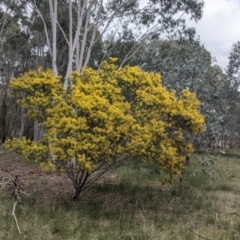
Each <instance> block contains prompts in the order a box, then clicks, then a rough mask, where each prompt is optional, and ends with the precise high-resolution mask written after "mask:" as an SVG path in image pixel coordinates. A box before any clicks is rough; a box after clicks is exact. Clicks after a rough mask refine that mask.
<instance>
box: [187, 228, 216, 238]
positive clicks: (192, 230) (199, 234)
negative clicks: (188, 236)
mask: <svg viewBox="0 0 240 240" xmlns="http://www.w3.org/2000/svg"><path fill="white" fill-rule="evenodd" d="M190 231H191V232H193V233H195V234H196V235H198V236H199V237H201V238H203V239H206V240H212V239H211V238H208V237H205V236H204V235H202V234H201V233H198V232H197V231H195V230H194V229H190Z"/></svg>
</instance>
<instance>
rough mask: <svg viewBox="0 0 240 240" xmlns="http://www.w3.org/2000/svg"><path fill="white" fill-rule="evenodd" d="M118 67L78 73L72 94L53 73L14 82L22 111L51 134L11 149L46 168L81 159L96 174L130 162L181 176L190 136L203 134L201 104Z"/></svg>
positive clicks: (150, 76) (80, 165)
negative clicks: (99, 169) (103, 166)
mask: <svg viewBox="0 0 240 240" xmlns="http://www.w3.org/2000/svg"><path fill="white" fill-rule="evenodd" d="M113 62H114V59H112V62H104V63H103V64H102V66H101V68H100V69H99V70H98V71H96V70H93V69H91V68H85V69H84V70H83V71H82V73H77V72H73V73H72V75H71V82H72V84H71V85H70V86H69V88H68V89H67V90H66V91H65V90H64V89H63V87H62V84H61V78H60V77H56V76H54V74H53V73H52V72H51V71H50V70H49V71H46V72H44V71H43V70H42V69H39V70H38V71H31V72H28V73H26V74H24V75H23V76H22V77H20V78H17V79H14V80H13V81H12V83H11V87H12V88H13V89H14V90H15V91H16V93H17V97H18V99H19V100H18V101H19V104H21V105H22V106H23V107H24V108H25V109H26V112H27V116H28V117H30V118H32V119H34V120H37V121H38V122H40V123H42V125H43V126H44V130H45V135H44V138H43V139H42V140H41V141H40V142H38V143H34V142H29V141H27V140H25V139H22V140H19V139H14V140H12V141H9V142H8V143H7V147H9V148H11V149H16V150H19V151H21V152H22V153H23V154H24V155H25V156H26V157H27V158H28V159H35V161H37V162H40V163H41V164H42V166H43V167H44V168H45V169H52V168H53V167H54V166H55V167H56V166H57V167H58V168H61V166H64V164H66V163H67V162H69V161H70V160H72V159H75V162H76V166H75V167H76V169H78V170H81V169H82V170H86V171H87V172H89V173H91V172H92V171H94V170H95V169H96V168H97V167H98V166H99V164H101V163H102V162H105V163H108V164H111V162H112V161H113V160H114V159H116V158H117V157H120V156H123V155H124V156H133V157H137V159H140V160H143V161H149V162H152V163H154V164H157V165H158V166H159V168H160V169H161V170H163V171H165V172H166V173H168V174H170V175H172V174H177V175H180V174H181V171H182V170H183V168H184V159H185V156H186V155H189V154H191V153H192V151H193V148H192V144H191V143H189V142H188V141H187V139H186V134H196V133H198V132H200V131H202V130H203V126H204V117H203V116H202V115H201V114H200V112H199V104H200V102H199V100H198V99H197V98H196V96H195V94H194V93H191V92H190V91H189V90H183V92H182V94H181V95H180V96H176V95H175V92H174V91H168V90H167V89H166V88H165V87H164V86H163V85H162V82H161V76H160V75H159V74H156V73H147V72H144V71H142V70H141V69H139V68H138V67H130V66H126V67H124V68H121V69H118V68H117V67H116V66H115V65H114V63H113ZM54 164H55V165H54Z"/></svg>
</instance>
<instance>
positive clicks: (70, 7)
mask: <svg viewBox="0 0 240 240" xmlns="http://www.w3.org/2000/svg"><path fill="white" fill-rule="evenodd" d="M29 2H30V3H31V4H30V6H31V7H32V10H33V12H35V13H37V15H38V16H39V17H40V18H41V20H42V23H43V26H44V32H45V36H46V43H47V47H48V51H49V54H50V56H51V61H52V68H53V71H54V73H55V74H56V75H57V74H58V72H59V66H58V65H57V63H58V56H59V52H60V51H61V50H60V49H59V48H58V37H59V34H61V37H62V38H64V39H65V41H66V43H67V49H65V51H66V52H67V55H68V58H67V67H66V70H65V81H64V87H65V88H66V87H67V85H68V79H69V75H70V73H71V72H72V70H77V71H78V72H80V71H81V69H82V68H83V67H86V66H87V65H88V64H89V61H90V57H91V55H92V53H93V52H94V51H93V49H94V46H95V45H96V44H97V43H99V40H101V38H104V39H108V40H109V39H112V40H113V39H116V34H117V33H120V32H122V29H123V28H124V30H125V31H132V33H133V34H134V39H135V40H136V43H137V44H134V45H133V46H132V48H131V49H130V51H129V52H128V53H127V54H126V56H125V57H124V59H123V61H122V64H121V65H123V64H124V63H125V62H126V61H127V60H128V59H130V58H131V57H132V56H133V55H134V54H135V52H137V51H138V49H139V48H140V47H141V45H142V43H143V42H144V41H146V40H148V39H149V38H151V37H152V36H153V35H156V34H161V36H162V37H165V36H166V35H167V34H169V33H170V32H172V31H175V30H176V29H179V30H182V29H184V28H185V20H184V18H183V16H185V15H189V17H190V18H193V19H195V20H196V21H197V20H199V19H201V17H202V8H203V4H204V3H203V1H201V0H189V1H183V0H169V1H160V0H149V1H148V2H147V4H146V6H144V7H140V4H139V1H138V0H122V1H119V0H108V1H103V0H100V1H99V0H78V1H61V2H59V1H57V0H49V1H48V6H47V5H46V1H36V0H31V1H29ZM63 7H65V8H66V9H67V12H68V14H66V15H65V16H66V17H65V21H64V22H61V21H60V16H61V11H62V8H63ZM60 8H61V9H60ZM46 9H48V11H49V19H48V18H47V17H46V15H44V12H45V10H46ZM65 12H66V11H65ZM48 20H50V23H49V22H48ZM66 25H68V27H65V26H66Z"/></svg>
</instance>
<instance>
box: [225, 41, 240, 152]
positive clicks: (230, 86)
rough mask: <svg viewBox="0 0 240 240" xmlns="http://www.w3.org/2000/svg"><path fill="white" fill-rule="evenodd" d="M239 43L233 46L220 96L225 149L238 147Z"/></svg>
mask: <svg viewBox="0 0 240 240" xmlns="http://www.w3.org/2000/svg"><path fill="white" fill-rule="evenodd" d="M239 90H240V42H239V41H238V42H236V43H234V44H233V46H232V49H231V52H230V55H229V63H228V66H227V68H226V81H225V85H224V91H223V92H222V95H223V97H224V100H225V108H226V110H225V116H224V121H223V124H222V131H221V144H222V145H223V146H225V147H230V148H235V147H239V146H240V114H239V112H240V93H239Z"/></svg>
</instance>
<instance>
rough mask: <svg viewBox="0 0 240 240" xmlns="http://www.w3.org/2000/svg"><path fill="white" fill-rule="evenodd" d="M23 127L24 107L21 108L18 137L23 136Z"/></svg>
mask: <svg viewBox="0 0 240 240" xmlns="http://www.w3.org/2000/svg"><path fill="white" fill-rule="evenodd" d="M24 128H25V119H24V109H23V108H21V128H20V139H22V138H23V132H24Z"/></svg>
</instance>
